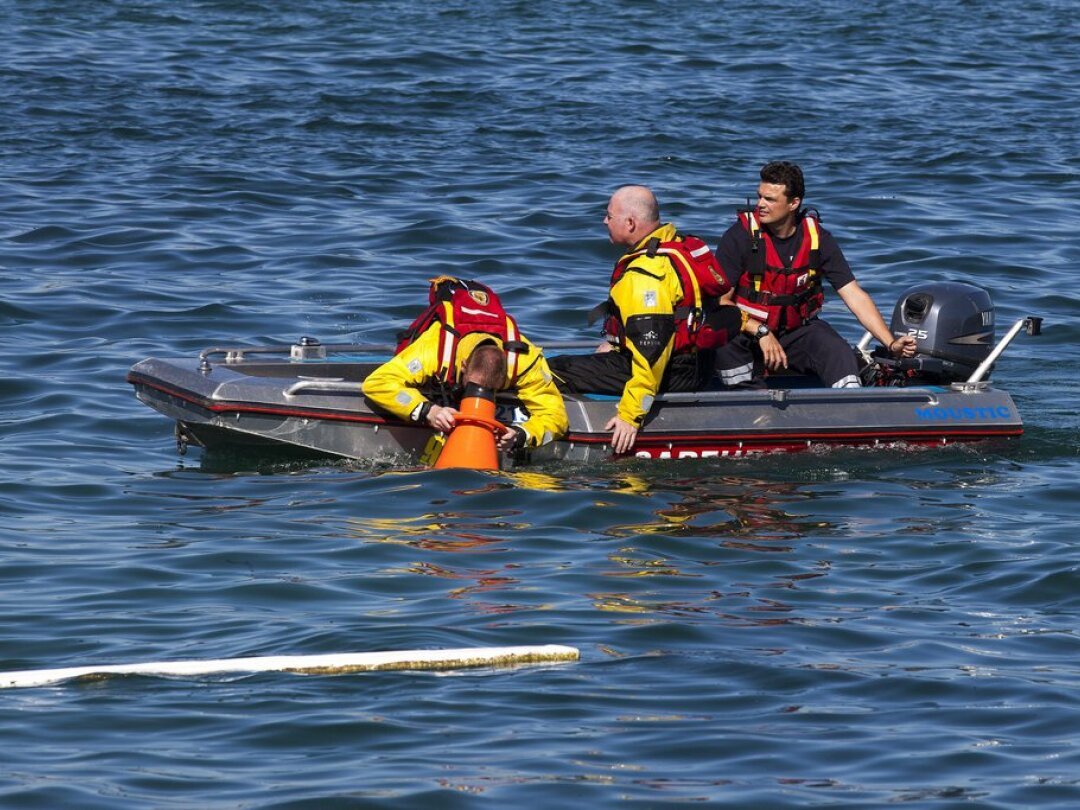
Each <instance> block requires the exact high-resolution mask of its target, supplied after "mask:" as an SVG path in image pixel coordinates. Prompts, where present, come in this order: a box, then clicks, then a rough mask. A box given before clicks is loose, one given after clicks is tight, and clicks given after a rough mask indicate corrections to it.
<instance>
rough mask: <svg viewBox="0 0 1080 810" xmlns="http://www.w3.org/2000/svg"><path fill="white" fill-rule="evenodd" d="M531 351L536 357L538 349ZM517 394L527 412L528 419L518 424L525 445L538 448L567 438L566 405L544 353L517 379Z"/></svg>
mask: <svg viewBox="0 0 1080 810" xmlns="http://www.w3.org/2000/svg"><path fill="white" fill-rule="evenodd" d="M533 351H535V352H537V353H538V354H539V352H540V349H539V347H535V346H534V347H533ZM531 354H532V352H530V355H531ZM517 395H518V399H520V400H521V403H522V404H523V405H524V406H525V407H526V408H527V409H528V411H529V418H528V420H526V421H525V423H524V424H522V425H521V427H522V428H523V429H524V431H525V433H526V435H527V436H528V439H527V440H526V444H527V446H529V447H538V446H539V445H542V444H547V443H548V442H552V441H555V440H556V439H561V438H562V437H563V436H565V435H566V431H567V429H568V428H569V426H570V424H569V419H568V418H567V416H566V405H565V404H564V403H563V398H562V394H561V393H559V389H558V388H556V387H555V380H554V377H552V374H551V369H550V368H548V364H547V360H545V359H544V355H543V354H539V356H538V357H537V358H536V360H535V361H534V362H532V364H531V365H530V366H529V367H528V368H527V369H526V370H525V372H524V373H522V374H521V375H520V376H519V377H518V380H517Z"/></svg>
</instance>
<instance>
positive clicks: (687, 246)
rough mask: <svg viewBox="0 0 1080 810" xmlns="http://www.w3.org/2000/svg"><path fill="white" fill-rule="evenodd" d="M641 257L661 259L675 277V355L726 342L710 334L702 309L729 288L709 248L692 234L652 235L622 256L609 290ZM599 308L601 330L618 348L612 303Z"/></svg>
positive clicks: (619, 327)
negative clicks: (677, 296)
mask: <svg viewBox="0 0 1080 810" xmlns="http://www.w3.org/2000/svg"><path fill="white" fill-rule="evenodd" d="M641 256H648V257H649V258H652V257H654V256H665V257H666V258H667V260H668V261H669V262H671V267H672V269H673V270H674V271H675V274H676V275H677V276H678V278H679V287H680V288H681V289H682V297H681V298H680V299H679V300H678V301H676V302H675V352H677V353H678V352H683V351H687V350H691V349H711V348H714V347H716V346H719V345H722V344H724V343H726V342H727V339H728V335H727V333H726V332H720V331H714V330H713V329H712V328H711V327H710V326H709V325H708V324H707V323H706V322H705V317H704V315H705V311H706V309H708V308H710V306H713V305H715V304H716V299H718V298H719V297H720V296H721V295H723V294H724V293H726V292H727V291H728V290H729V289H731V284H730V283H729V282H728V280H727V277H726V276H725V275H724V271H723V270H721V269H720V262H718V261H717V260H716V256H715V255H713V252H712V251H711V250H710V249H709V246H708V245H706V244H705V243H704V242H703V241H702V240H701V239H699V238H698V237H696V236H694V235H693V234H681V233H676V234H675V238H674V239H672V240H670V241H667V242H661V241H660V238H659V237H656V236H654V237H653V238H652V239H650V240H649V241H648V242H646V243H645V245H644V246H643V247H642V248H640V249H639V250H635V251H632V252H630V253H626V254H623V256H622V258H620V259H619V261H618V263H617V264H616V265H615V269H614V270H613V271H612V273H611V285H610V287H614V286H615V284H616V282H618V280H619V279H620V278H622V277H623V274H624V273H626V271H627V270H628V269H629V267H630V264H631V263H632V262H633V261H634V260H635V259H638V258H640V257H641ZM610 287H609V289H610ZM601 306H605V307H606V308H607V313H608V317H607V320H605V322H604V331H605V332H606V333H607V334H609V335H612V336H614V337H616V338H617V339H618V341H619V345H622V344H623V343H624V342H625V340H626V335H625V333H624V330H623V323H622V318H620V317H619V313H618V311H617V310H616V308H615V302H614V301H612V300H611V299H610V298H609V299H608V300H607V301H606V302H605V303H604V304H603V305H601Z"/></svg>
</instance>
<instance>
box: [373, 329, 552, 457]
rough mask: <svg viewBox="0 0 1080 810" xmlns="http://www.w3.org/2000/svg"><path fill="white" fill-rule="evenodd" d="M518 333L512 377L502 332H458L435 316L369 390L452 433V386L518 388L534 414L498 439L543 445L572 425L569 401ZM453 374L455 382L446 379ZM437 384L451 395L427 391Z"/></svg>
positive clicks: (502, 444) (391, 406)
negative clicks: (438, 398) (449, 346)
mask: <svg viewBox="0 0 1080 810" xmlns="http://www.w3.org/2000/svg"><path fill="white" fill-rule="evenodd" d="M446 339H450V340H452V341H453V343H454V351H453V352H452V353H451V352H447V351H444V349H445V344H444V340H446ZM515 339H516V340H515V342H516V343H519V344H521V345H522V347H523V350H521V351H519V352H516V354H518V355H519V357H517V358H516V359H515V365H516V366H517V369H516V370H515V373H514V374H513V377H514V379H513V380H510V379H508V377H507V352H506V341H504V339H503V338H502V337H500V336H499V335H496V334H491V333H488V332H482V331H474V332H469V333H467V334H462V335H460V336H457V335H454V334H453V333H448V332H447V331H446V330H445V329H444V327H443V324H442V323H440V322H439V321H438V320H435V321H433V322H432V323H431V324H430V326H428V327H427V328H426V329H425V330H424V331H423V332H422V333H420V334H418V335H417V336H416V337H415V339H413V340H412V341H411V342H409V343H408V345H406V346H404V348H402V349H400V351H399V352H398V353H397V354H395V355H394V357H392V358H391V359H390V360H388V361H387V362H385V363H383V364H382V365H381V366H379V367H378V368H377V369H375V370H374V371H373V372H371V374H369V375H368V376H367V378H366V379H365V380H364V384H363V391H364V395H365V396H366V397H367V398H368V399H369V400H370V401H371V402H372V403H373V404H375V405H376V406H378V407H379V408H381V409H382V410H385V411H387V412H389V413H391V414H393V415H394V416H397V417H398V418H400V419H403V420H406V421H412V422H422V423H424V424H427V425H429V426H430V427H432V428H434V429H435V430H439V431H442V432H444V433H449V432H450V431H451V430H453V429H454V426H455V424H456V422H455V413H456V411H455V409H454V408H453V407H452V404H451V402H452V401H453V400H454V399H455V398H456V397H455V395H454V394H453V393H450V392H449V389H455V388H456V389H458V390H457V392H456V393H457V394H460V389H462V388H464V386H465V384H467V383H475V384H477V385H480V386H483V387H485V388H489V389H491V390H496V391H498V390H504V389H508V388H509V389H513V390H515V391H516V393H517V396H518V398H519V399H520V400H521V403H522V405H524V407H525V409H526V410H527V411H528V414H529V416H528V419H527V420H526V421H525V422H523V423H521V424H515V425H513V426H512V427H507V428H506V429H505V430H503V432H502V434H501V435H500V436H499V437H498V439H497V443H498V447H499V449H500V450H501V451H504V452H508V451H511V450H515V449H519V448H522V447H538V446H540V445H543V444H547V443H549V442H552V441H555V440H556V439H559V438H562V436H564V435H565V434H566V430H567V427H568V419H567V415H566V406H565V405H564V404H563V399H562V394H560V393H559V390H558V389H557V388H556V387H555V383H554V381H553V378H552V374H551V369H550V368H549V367H548V364H547V361H546V360H545V359H544V355H543V353H542V352H541V350H540V348H539V347H537V346H534V345H533V344H532V343H530V342H529V341H528V339H526V338H525V337H524V336H523V335H515ZM447 356H451V357H453V360H452V363H453V366H454V367H453V369H452V370H451V369H448V368H447V367H446V362H445V358H446V357H447ZM448 378H450V379H451V380H452V384H451V385H447V382H446V381H447V379H448ZM435 390H438V391H440V392H447V393H449V394H450V395H449V396H448V397H447V398H446V399H444V401H443V403H442V404H440V403H438V402H435V401H433V400H432V399H431V398H429V396H428V395H427V393H432V392H433V391H435ZM425 392H427V393H425ZM455 404H456V403H455Z"/></svg>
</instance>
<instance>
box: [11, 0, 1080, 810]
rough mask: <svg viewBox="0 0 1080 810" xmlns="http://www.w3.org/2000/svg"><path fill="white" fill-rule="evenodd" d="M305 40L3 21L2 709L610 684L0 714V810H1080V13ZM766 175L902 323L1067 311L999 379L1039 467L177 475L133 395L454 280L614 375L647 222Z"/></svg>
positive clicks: (530, 20) (626, 8)
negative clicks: (612, 279)
mask: <svg viewBox="0 0 1080 810" xmlns="http://www.w3.org/2000/svg"><path fill="white" fill-rule="evenodd" d="M295 5H297V6H298V7H297V8H287V7H286V5H284V4H274V3H269V2H256V0H246V1H242V0H235V1H234V2H225V0H218V1H216V2H215V1H213V0H202V1H198V0H190V1H189V2H176V3H157V2H148V1H145V0H144V2H120V1H119V0H116V1H115V2H85V1H78V2H66V3H59V2H45V1H44V0H37V1H36V2H35V1H34V0H24V1H20V2H14V0H0V21H2V22H0V30H2V31H3V33H4V41H5V48H4V50H3V52H2V53H0V90H2V91H3V96H4V99H5V104H4V115H2V116H0V133H2V137H0V154H2V156H3V160H2V164H0V167H2V172H0V183H2V186H0V191H2V193H0V335H2V337H3V340H4V343H5V345H6V347H7V349H6V351H5V353H4V355H3V360H2V361H0V362H2V363H3V374H2V375H0V459H2V469H3V471H4V475H3V478H2V479H0V514H2V515H3V528H2V529H0V586H2V587H0V616H2V617H3V618H2V619H0V627H2V628H3V630H2V632H0V669H3V670H13V669H29V668H47V667H60V666H75V665H80V664H87V663H117V662H135V661H149V660H159V659H163V658H166V659H167V658H219V657H236V656H245V655H271V654H304V653H321V652H343V651H361V650H379V649H402V648H404V649H409V648H423V647H459V646H473V645H504V644H528V643H563V644H572V645H574V646H577V647H579V648H580V649H581V650H582V661H581V662H580V663H578V664H573V665H569V666H557V667H549V668H539V669H521V670H515V671H501V672H494V671H481V672H470V673H468V674H455V675H430V674H400V673H398V674H390V673H384V674H372V675H354V676H342V677H300V676H287V675H265V676H249V677H231V678H217V679H202V680H161V679H152V678H128V679H114V680H111V681H103V682H95V683H83V684H74V685H66V686H61V687H55V688H39V689H28V690H11V691H5V692H0V707H2V708H0V730H2V738H3V740H4V756H3V763H4V764H3V767H0V804H2V805H3V806H4V807H64V806H70V807H80V808H88V807H102V808H106V807H107V808H113V807H117V806H146V807H150V806H152V807H192V806H205V807H296V808H299V807H313V808H314V807H320V808H321V807H335V806H385V807H395V808H398V807H425V808H428V807H474V806H481V805H483V804H485V801H486V804H487V805H490V804H491V802H492V801H494V802H495V803H496V806H507V805H511V804H518V805H522V806H529V807H565V806H614V805H619V804H623V803H626V802H633V803H638V804H642V805H644V806H665V805H668V804H675V803H681V802H700V801H706V802H711V803H715V804H723V805H729V806H740V807H783V806H792V807H794V806H800V807H805V806H854V807H868V806H880V805H883V804H887V803H892V802H902V803H905V804H908V805H914V806H934V807H937V806H942V807H946V806H950V807H951V806H964V807H1001V808H1014V807H1039V808H1047V807H1075V806H1078V805H1080V757H1078V747H1077V734H1078V731H1080V712H1078V711H1077V699H1076V698H1077V688H1078V687H1080V678H1078V668H1077V660H1078V653H1080V644H1078V639H1077V616H1078V609H1080V601H1078V596H1077V594H1078V593H1080V578H1078V575H1077V568H1078V557H1077V552H1076V541H1075V529H1074V525H1075V521H1076V519H1077V506H1076V501H1077V472H1078V469H1080V463H1078V458H1077V456H1078V448H1080V442H1078V440H1077V438H1076V430H1077V427H1078V419H1077V416H1076V407H1075V401H1076V397H1077V395H1078V393H1080V387H1078V385H1077V383H1076V377H1077V373H1078V371H1080V367H1078V366H1080V363H1078V361H1077V355H1076V348H1075V347H1076V344H1077V338H1078V328H1077V325H1076V323H1077V315H1078V310H1080V306H1078V302H1077V295H1076V294H1075V282H1074V278H1075V267H1076V265H1077V264H1078V262H1080V248H1078V243H1077V241H1076V237H1075V231H1076V227H1077V224H1078V222H1080V203H1078V202H1077V200H1078V199H1080V149H1078V133H1080V115H1078V113H1077V93H1076V89H1075V85H1076V76H1077V74H1078V69H1080V53H1078V51H1077V48H1076V45H1075V43H1076V40H1077V34H1078V30H1077V29H1078V24H1077V22H1076V18H1075V8H1074V4H1073V3H1071V2H1064V0H1061V1H1060V2H1058V1H1057V0H1033V2H1029V3H1025V4H1022V5H1021V4H1013V3H1009V2H1004V0H988V1H987V2H978V3H976V2H973V1H972V2H962V1H961V0H944V1H943V2H935V3H931V2H922V1H921V0H914V1H913V2H908V3H893V2H889V3H887V2H877V0H871V1H870V2H855V0H828V1H827V2H821V3H815V4H794V3H786V2H778V0H765V2H761V3H758V4H752V5H746V4H742V5H733V4H714V5H713V4H702V3H692V2H688V1H687V0H666V1H664V0H661V1H660V2H655V3H647V2H640V1H639V2H627V3H622V4H611V3H601V2H592V1H591V0H578V1H577V2H561V1H560V0H553V1H552V2H541V3H535V2H534V3H525V2H514V0H475V1H474V2H471V3H464V2H441V3H437V4H420V3H413V2H405V1H404V0H398V1H397V2H392V1H391V0H371V1H370V2H359V1H357V2H346V1H345V0H313V1H312V2H308V3H303V4H295ZM773 158H787V159H792V160H795V161H797V162H799V163H801V164H802V165H803V167H804V169H805V170H806V172H807V177H808V199H807V202H808V203H810V204H813V205H815V206H816V207H817V208H818V209H819V210H820V211H821V213H822V215H823V218H824V221H825V223H826V225H827V226H828V227H830V228H831V229H832V230H833V231H834V232H835V233H836V234H837V236H838V238H839V239H840V241H841V243H842V245H843V246H844V248H845V251H846V253H847V254H848V257H849V259H850V260H851V262H852V265H853V266H854V267H855V269H856V272H857V274H858V276H859V279H860V281H861V282H862V284H863V286H864V287H865V288H867V289H868V290H869V291H870V292H871V293H872V294H873V295H874V296H875V298H876V299H877V301H878V303H879V306H881V307H882V309H884V310H885V311H886V312H888V311H889V310H890V309H891V303H892V301H893V300H895V299H896V297H897V296H898V295H899V294H900V293H901V292H902V291H903V290H904V289H906V288H907V287H908V286H910V285H912V284H914V283H917V282H921V281H925V280H946V279H950V280H962V281H970V282H974V283H977V284H980V285H982V286H985V287H987V288H988V289H990V290H991V291H992V293H993V295H994V299H995V303H996V304H997V307H998V321H999V323H1000V324H1004V323H1009V322H1012V321H1013V320H1014V319H1016V318H1019V317H1022V316H1024V315H1028V314H1033V315H1040V316H1043V317H1045V318H1046V326H1045V333H1044V335H1043V336H1042V337H1040V338H1037V339H1026V338H1021V339H1019V340H1018V341H1017V342H1016V343H1015V344H1014V346H1013V347H1012V348H1011V349H1010V350H1009V352H1008V354H1007V355H1006V357H1005V358H1004V359H1003V360H1002V361H1001V362H1000V363H999V364H998V368H997V370H996V377H997V382H998V383H999V384H1001V385H1003V386H1005V387H1007V388H1009V390H1010V391H1011V392H1012V394H1013V396H1014V398H1015V399H1016V402H1017V404H1018V406H1019V408H1020V410H1021V412H1022V414H1023V416H1024V419H1025V423H1026V433H1025V436H1024V437H1023V439H1021V440H1019V441H1015V442H1006V443H988V444H982V445H978V446H973V447H958V448H948V449H943V450H905V449H900V448H890V449H881V450H874V451H844V450H841V451H834V452H829V453H821V454H817V453H812V454H805V455H801V456H794V457H767V458H757V459H752V460H739V461H723V462H720V461H706V462H693V463H690V462H673V463H667V464H643V463H640V462H629V463H626V464H619V465H612V466H605V465H598V466H589V467H578V468H565V467H551V468H543V467H541V468H539V469H537V470H534V471H530V472H525V473H514V474H509V473H507V474H498V475H484V474H480V473H464V474H463V473H447V472H426V473H402V472H399V471H394V470H388V469H385V468H369V467H365V466H364V465H347V464H333V463H325V464H309V465H302V466H301V465H293V466H290V465H282V464H274V463H271V462H269V461H267V460H259V459H239V460H238V459H214V458H205V459H202V458H199V457H197V456H194V457H186V458H183V459H178V458H177V457H176V456H175V454H174V452H173V443H172V434H171V430H172V428H171V425H169V424H168V423H167V421H166V420H164V419H163V418H161V417H160V416H158V415H157V414H155V413H153V412H150V411H149V410H148V409H146V408H145V407H143V406H142V405H140V404H139V403H138V402H137V401H136V400H135V398H134V397H133V396H132V394H131V392H130V389H129V387H128V386H127V385H126V384H125V382H124V375H125V373H126V370H127V368H128V367H129V366H130V365H131V364H132V363H133V362H135V361H137V360H139V359H142V358H143V357H146V356H149V355H177V354H190V353H194V352H197V351H198V350H200V349H202V348H205V347H206V346H209V345H214V344H221V343H222V342H227V343H252V344H260V343H281V342H291V341H293V340H294V339H295V338H296V337H298V336H299V335H302V334H310V335H317V336H319V337H320V338H322V339H324V340H328V341H334V342H344V341H369V340H377V341H385V340H388V339H390V338H391V336H392V335H393V334H394V332H395V331H396V330H398V329H400V328H401V327H402V326H403V325H404V324H405V323H407V322H408V320H409V319H410V318H411V316H412V315H413V314H414V313H415V310H416V308H417V307H418V305H419V303H420V301H421V299H422V297H423V295H424V285H425V279H427V278H429V277H431V276H432V275H433V274H436V273H440V272H454V273H460V274H465V275H471V276H477V277H480V278H482V279H484V280H486V281H489V282H490V283H492V284H493V285H494V286H496V287H497V288H498V289H500V290H501V291H503V292H504V294H505V298H506V299H507V301H508V304H509V305H510V306H512V308H513V309H514V311H515V312H516V313H517V314H518V316H519V320H520V321H521V322H522V324H523V326H525V327H526V328H527V330H528V332H529V333H530V335H532V336H534V337H536V338H537V339H539V340H541V341H543V340H544V339H556V338H569V337H582V336H584V334H585V332H584V330H583V318H584V315H583V313H584V312H585V311H586V310H587V309H588V308H589V307H591V306H592V304H594V303H595V302H596V301H597V300H599V299H600V298H601V297H602V295H603V293H604V288H605V282H606V279H607V273H608V270H609V269H610V265H611V262H612V260H613V258H614V257H613V255H612V249H611V246H610V245H608V244H607V243H606V239H605V236H606V234H605V233H604V231H603V228H602V225H601V222H600V218H601V216H602V211H603V207H604V204H605V201H606V199H607V196H608V194H609V193H610V192H611V190H612V189H613V188H615V187H616V186H618V185H620V184H622V183H625V182H643V183H647V184H650V185H652V186H653V187H654V188H655V189H656V190H657V192H658V194H659V196H660V198H661V202H662V204H663V206H664V209H665V213H666V214H667V215H668V216H669V217H672V218H674V219H676V220H677V221H678V223H679V224H680V225H681V226H682V227H684V228H686V229H688V230H691V231H693V232H695V233H699V234H701V235H703V236H707V237H708V238H709V239H710V241H715V240H716V238H717V237H718V236H719V234H720V233H722V231H723V230H724V228H726V227H727V225H728V224H729V223H730V222H731V218H732V216H733V209H734V207H735V206H736V205H737V204H738V203H739V202H740V201H741V200H742V199H744V198H745V196H746V195H747V194H748V193H752V192H753V190H754V188H755V186H756V170H757V168H758V167H759V166H760V164H761V163H762V162H764V161H766V160H769V159H773ZM827 314H828V316H829V317H830V319H831V320H832V321H833V322H834V323H835V324H837V325H838V326H839V327H840V328H841V329H842V330H843V331H845V332H846V333H847V334H849V335H850V336H851V337H852V338H855V337H857V336H858V330H857V327H856V324H855V322H854V321H853V319H852V318H851V317H850V316H849V315H848V314H847V312H846V310H844V309H843V307H842V306H840V307H837V305H836V303H835V296H833V303H832V304H830V305H829V307H828V309H827Z"/></svg>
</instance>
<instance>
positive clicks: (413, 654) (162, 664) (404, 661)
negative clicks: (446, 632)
mask: <svg viewBox="0 0 1080 810" xmlns="http://www.w3.org/2000/svg"><path fill="white" fill-rule="evenodd" d="M580 657H581V656H580V653H579V652H578V650H577V649H576V648H575V647H564V646H562V645H559V644H545V645H541V646H534V647H467V648H464V649H458V650H393V651H387V652H364V653H337V654H329V655H275V656H265V657H259V658H219V659H217V660H210V661H152V662H148V663H144V664H103V665H100V666H87V667H67V668H64V669H27V670H23V671H21V672H0V689H9V688H12V687H19V686H49V685H51V684H57V683H61V682H63V681H70V680H76V679H82V680H101V679H104V678H108V677H110V676H112V675H150V676H160V677H165V678H186V677H192V676H196V675H226V674H235V673H240V674H251V673H255V672H296V673H300V674H304V675H344V674H347V673H351V672H385V671H389V670H448V669H465V668H472V667H519V666H527V665H530V664H557V663H562V662H566V661H577V660H578V659H579V658H580Z"/></svg>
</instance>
